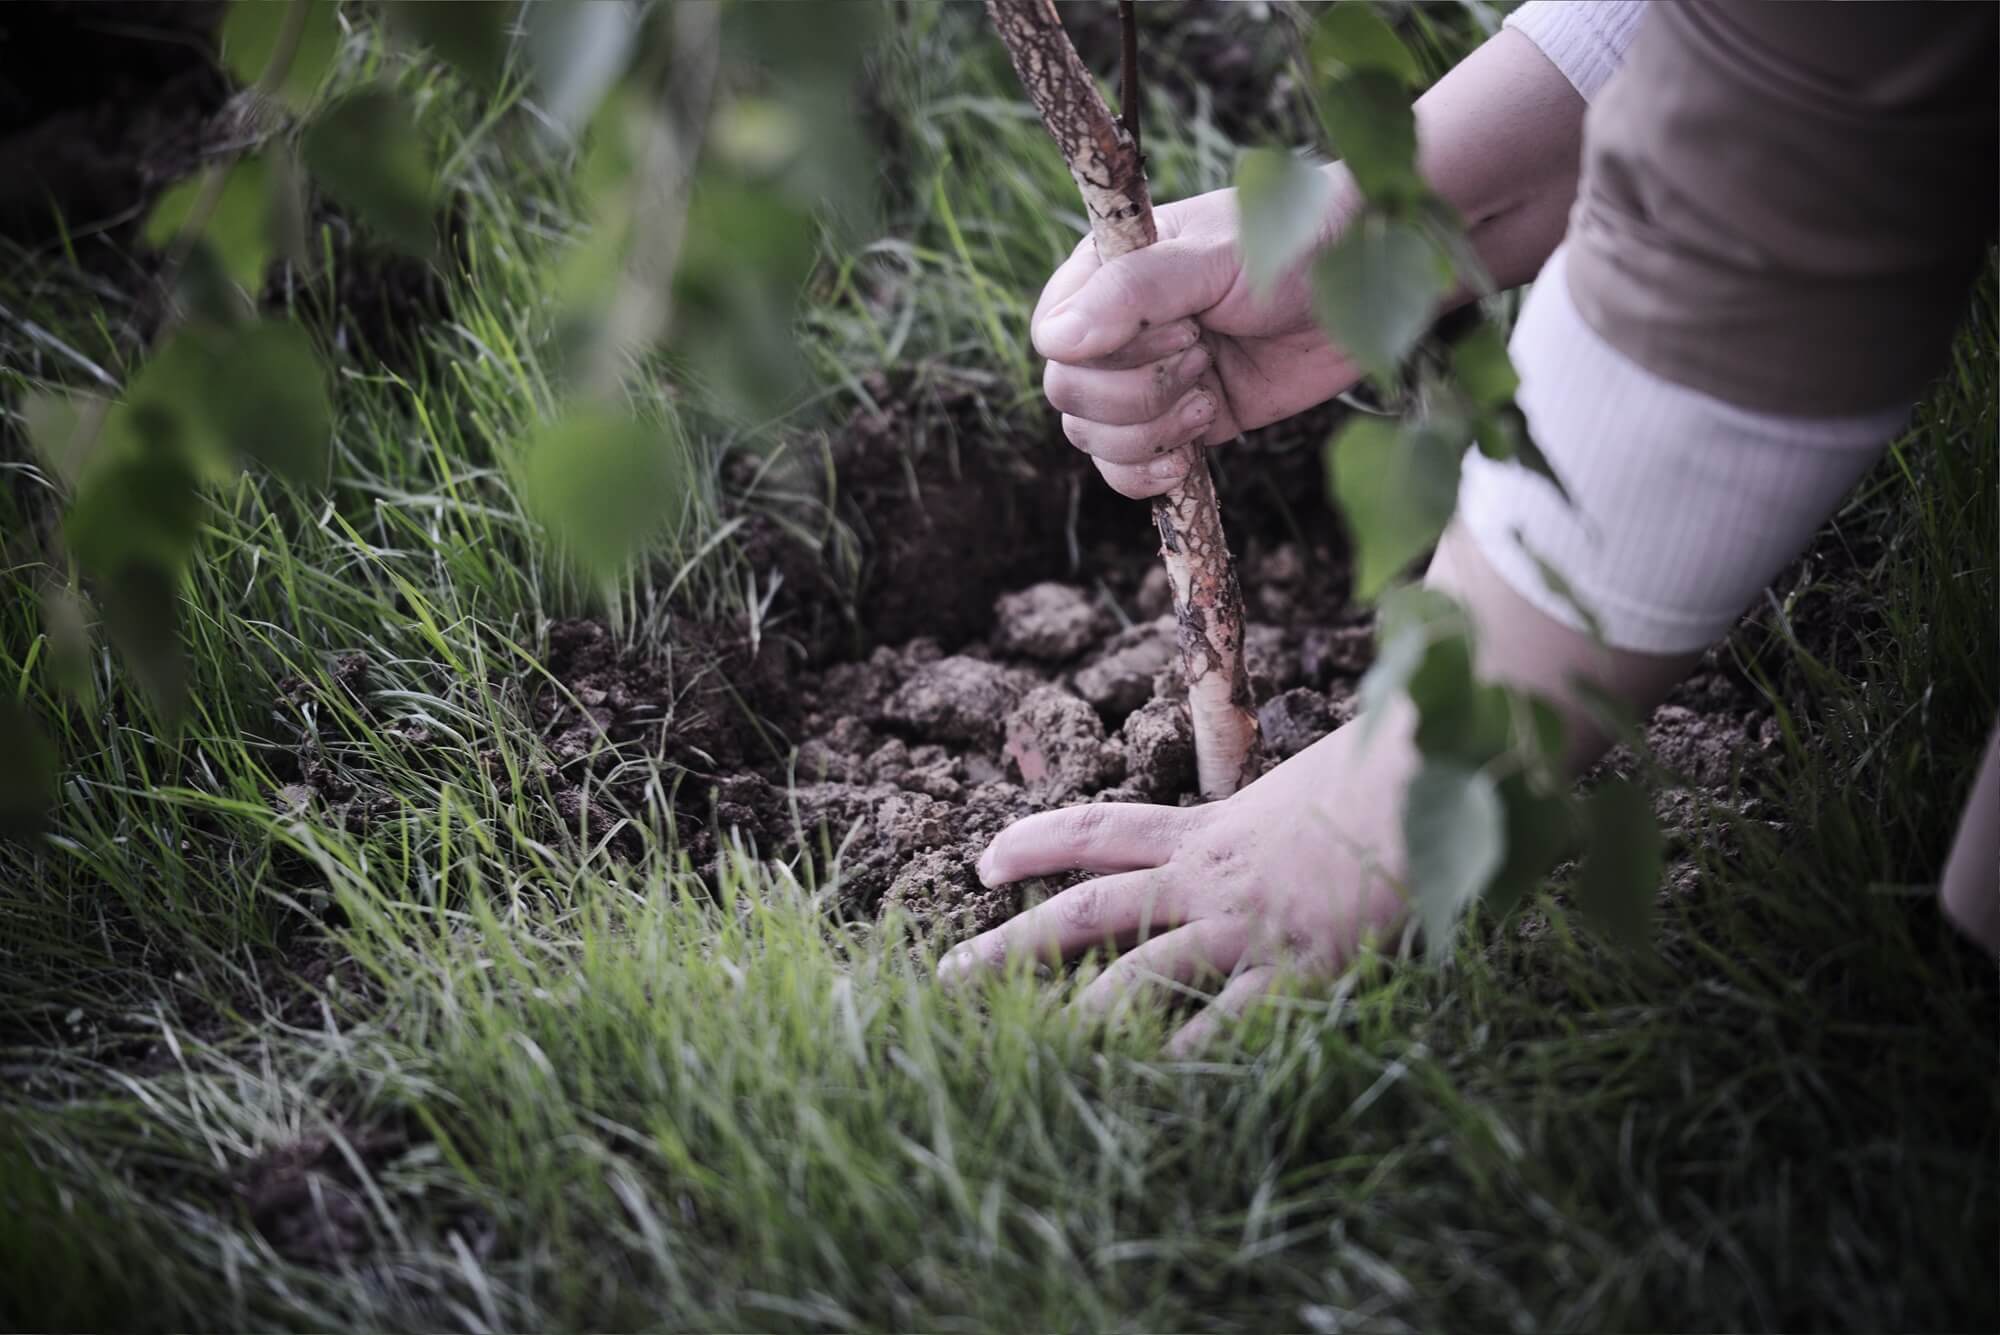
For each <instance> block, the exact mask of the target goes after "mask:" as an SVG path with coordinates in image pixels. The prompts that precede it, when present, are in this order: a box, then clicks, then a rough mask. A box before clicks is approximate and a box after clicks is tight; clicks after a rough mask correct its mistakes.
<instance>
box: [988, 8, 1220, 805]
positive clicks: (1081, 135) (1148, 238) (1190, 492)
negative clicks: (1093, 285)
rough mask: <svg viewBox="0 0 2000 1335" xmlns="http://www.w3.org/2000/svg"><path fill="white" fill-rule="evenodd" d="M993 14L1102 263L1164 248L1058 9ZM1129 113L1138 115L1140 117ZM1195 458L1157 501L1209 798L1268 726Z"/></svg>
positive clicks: (1126, 142)
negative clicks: (1065, 169)
mask: <svg viewBox="0 0 2000 1335" xmlns="http://www.w3.org/2000/svg"><path fill="white" fill-rule="evenodd" d="M986 12H987V13H988V14H990V15H991V16H992V18H993V26H994V27H995V28H996V29H998V30H999V33H1000V40H1001V41H1002V42H1004V43H1005V44H1006V46H1007V54H1008V55H1009V56H1010V57H1011V58H1012V60H1013V62H1014V72H1015V73H1016V74H1018V75H1020V76H1021V82H1022V84H1023V85H1024V86H1025V87H1026V88H1027V90H1028V97H1029V99H1030V100H1031V101H1032V102H1033V103H1034V104H1035V110H1036V111H1038V112H1040V113H1041V117H1042V123H1043V124H1044V125H1046V126H1047V127H1048V131H1049V134H1050V135H1051V136H1052V137H1053V138H1054V139H1055V141H1056V146H1057V147H1058V148H1060V149H1061V150H1062V155H1063V159H1064V161H1065V162H1067V163H1068V164H1069V172H1070V175H1071V176H1072V177H1073V178H1075V180H1076V185H1077V189H1079V190H1080V191H1082V192H1083V204H1084V209H1085V211H1086V212H1088V213H1089V215H1090V233H1091V237H1092V239H1093V240H1094V241H1095V242H1096V243H1097V254H1098V257H1099V258H1101V259H1104V260H1110V259H1113V258H1115V257H1117V256H1119V255H1125V254H1129V253H1130V252H1132V251H1135V250H1139V249H1141V248H1143V247H1145V246H1150V245H1152V244H1153V242H1154V241H1156V240H1158V239H1159V233H1158V232H1157V231H1156V230H1155V228H1154V226H1153V201H1152V197H1151V196H1150V194H1149V193H1148V192H1147V190H1146V170H1145V165H1144V162H1143V161H1142V159H1141V158H1140V156H1139V146H1138V144H1137V143H1136V142H1135V140H1134V139H1133V136H1132V135H1131V134H1130V133H1128V132H1127V130H1126V128H1125V126H1124V125H1122V124H1120V122H1119V121H1118V119H1117V118H1116V117H1114V116H1113V115H1112V114H1111V110H1110V108H1109V107H1107V106H1105V104H1104V98H1103V97H1102V96H1101V95H1100V94H1099V93H1098V91H1097V84H1096V82H1095V81H1094V80H1093V79H1092V78H1091V76H1090V71H1089V70H1087V69H1085V68H1084V64H1083V61H1082V60H1081V59H1080V58H1078V56H1077V54H1076V48H1075V47H1074V46H1072V45H1071V44H1070V40H1069V36H1068V34H1067V33H1065V32H1064V31H1063V30H1062V23H1061V22H1060V21H1059V20H1058V19H1057V17H1056V11H1055V5H1054V3H1053V0H986ZM1127 76H1128V77H1127V81H1126V87H1127V90H1128V92H1127V94H1126V96H1127V98H1128V100H1129V99H1131V98H1132V92H1131V90H1132V89H1134V88H1135V86H1136V81H1135V79H1134V78H1133V77H1132V76H1133V71H1132V69H1131V67H1130V66H1129V65H1128V67H1127ZM1126 111H1127V114H1128V115H1132V114H1135V113H1136V107H1127V108H1126ZM1204 383H1205V385H1206V387H1207V389H1208V391H1209V393H1210V394H1212V395H1213V396H1215V399H1216V402H1217V403H1222V402H1225V401H1226V400H1225V399H1224V398H1223V392H1222V388H1221V386H1220V385H1219V384H1218V383H1216V381H1215V373H1214V372H1213V371H1210V372H1209V374H1208V377H1207V379H1206V381H1205V382H1204ZM1186 448H1187V452H1188V455H1189V458H1188V464H1189V467H1188V473H1187V477H1186V478H1184V479H1183V480H1182V481H1181V482H1180V484H1179V485H1178V486H1176V487H1175V488H1174V489H1173V490H1172V491H1170V492H1168V493H1167V494H1166V495H1164V496H1159V497H1155V498H1154V500H1153V522H1154V524H1155V526H1156V527H1157V528H1158V529H1159V531H1160V559H1161V560H1162V561H1163V562H1164V563H1165V565H1166V567H1167V580H1168V582H1169V583H1170V584H1171V585H1172V587H1173V592H1174V617H1175V619H1176V620H1177V621H1178V623H1179V625H1180V646H1181V666H1182V668H1183V670H1184V672H1185V674H1186V676H1187V687H1188V714H1189V717H1190V721H1191V722H1192V723H1193V725H1194V747H1195V768H1196V772H1197V776H1198V779H1199V783H1200V786H1201V795H1202V796H1203V797H1206V798H1217V797H1227V796H1229V795H1230V794H1231V793H1233V792H1235V791H1236V790H1237V789H1238V788H1240V787H1241V786H1242V785H1243V783H1244V782H1245V780H1247V779H1248V778H1249V777H1250V771H1251V769H1252V767H1253V766H1254V765H1255V763H1256V751H1257V716H1256V714H1255V713H1254V712H1253V711H1252V710H1251V707H1250V704H1251V701H1250V679H1249V676H1248V674H1247V673H1246V672H1245V671H1244V668H1243V596H1242V594H1241V592H1240V591H1239V590H1238V589H1237V586H1236V567H1235V565H1234V563H1232V562H1231V561H1230V559H1229V544H1228V543H1227V542H1226V541H1224V539H1223V534H1222V516H1221V514H1220V512H1218V511H1217V509H1216V505H1215V483H1214V481H1213V479H1211V478H1210V476H1209V472H1208V458H1207V453H1206V446H1205V442H1203V441H1201V440H1196V441H1194V442H1193V443H1191V444H1190V445H1188V446H1187V447H1186Z"/></svg>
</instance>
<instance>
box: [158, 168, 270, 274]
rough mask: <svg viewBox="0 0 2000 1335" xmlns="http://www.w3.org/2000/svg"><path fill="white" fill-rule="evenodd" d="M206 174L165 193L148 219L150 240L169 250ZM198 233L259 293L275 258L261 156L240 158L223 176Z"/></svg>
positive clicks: (225, 266)
mask: <svg viewBox="0 0 2000 1335" xmlns="http://www.w3.org/2000/svg"><path fill="white" fill-rule="evenodd" d="M205 176H206V173H197V174H195V175H194V176H191V177H189V178H188V179H187V180H185V181H182V182H181V183H180V184H179V185H176V186H175V187H174V188H173V189H171V190H169V191H167V193H166V194H164V195H161V196H160V199H159V202H158V203H156V204H154V205H153V211H152V213H151V214H149V215H148V216H147V218H146V244H147V245H149V246H152V247H153V248H154V249H156V250H165V249H166V248H167V247H169V246H171V245H172V244H173V243H174V240H175V238H177V237H178V236H179V235H180V234H181V229H182V228H183V227H185V226H186V225H187V219H188V211H189V209H191V208H192V207H193V205H194V202H195V198H196V196H198V195H200V194H201V192H202V185H203V181H204V178H205ZM196 235H197V236H200V237H204V238H206V239H207V240H208V242H209V244H210V245H212V246H214V247H215V254H216V257H217V258H218V259H220V260H221V261H222V269H223V272H224V273H226V274H227V275H228V276H229V280H230V281H231V282H233V283H235V284H237V285H238V286H240V287H243V288H246V289H248V290H249V291H251V292H255V291H256V290H257V289H258V288H260V287H262V286H263V283H264V266H265V265H267V264H268V263H270V259H271V238H272V227H271V181H270V172H269V169H268V168H267V167H266V166H265V163H264V160H263V159H262V158H260V157H241V158H238V159H237V160H236V161H235V162H234V163H233V164H232V165H231V166H230V167H229V170H228V174H227V175H226V176H225V177H224V178H223V183H222V193H221V194H220V195H219V196H218V197H217V199H216V203H215V210H214V212H212V213H210V214H209V216H208V221H207V223H206V225H204V226H203V227H202V228H201V230H200V231H199V232H198V233H196Z"/></svg>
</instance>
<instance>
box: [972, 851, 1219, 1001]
mask: <svg viewBox="0 0 2000 1335" xmlns="http://www.w3.org/2000/svg"><path fill="white" fill-rule="evenodd" d="M1183 912H1184V910H1183V908H1182V896H1181V895H1180V893H1179V891H1178V889H1177V887H1176V886H1175V885H1174V883H1173V882H1172V881H1170V880H1168V879H1167V878H1166V877H1164V876H1162V875H1161V874H1160V873H1159V872H1158V871H1157V870H1153V869H1149V870H1146V871H1128V872H1124V873H1122V874H1120V875H1117V876H1100V877H1098V878H1097V879H1096V880H1094V881H1085V882H1084V883H1083V884H1081V885H1073V886H1071V887H1070V888H1069V889H1067V890H1065V891H1063V892H1062V893H1061V894H1059V895H1052V896H1050V897H1049V898H1048V899H1045V900H1043V901H1042V902H1041V903H1039V904H1037V905H1035V906H1034V907H1033V908H1031V909H1029V910H1027V911H1026V912H1024V913H1020V914H1017V915H1015V916H1014V917H1013V918H1011V919H1010V920H1008V921H1007V922H1004V923H1002V924H1001V925H1000V926H998V927H996V928H994V929H993V930H992V931H990V932H986V933H983V934H981V935H979V936H975V937H973V938H972V940H970V941H967V942H965V943H964V944H962V945H959V946H955V947H953V948H952V950H951V951H950V952H949V953H948V954H946V955H945V957H944V958H943V959H942V960H940V961H938V979H939V980H940V981H941V982H947V983H951V982H958V981H960V980H961V979H964V978H967V977H970V976H971V975H973V974H975V973H978V972H980V971H982V970H985V971H997V970H999V969H1001V968H1003V967H1004V966H1005V965H1006V963H1007V961H1009V960H1013V959H1033V960H1043V961H1046V962H1049V963H1055V962H1058V961H1061V960H1066V959H1068V958H1069V957H1070V956H1072V955H1076V954H1080V953H1081V952H1083V951H1086V950H1089V949H1090V948H1091V947H1093V946H1109V945H1117V944H1119V943H1120V942H1122V941H1130V940H1132V939H1133V938H1135V937H1137V936H1139V935H1141V934H1150V933H1152V932H1155V931H1165V930H1167V929H1169V928H1173V927H1178V926H1180V925H1181V924H1182V923H1183V922H1184V921H1185V919H1184V918H1183V917H1182V913H1183Z"/></svg>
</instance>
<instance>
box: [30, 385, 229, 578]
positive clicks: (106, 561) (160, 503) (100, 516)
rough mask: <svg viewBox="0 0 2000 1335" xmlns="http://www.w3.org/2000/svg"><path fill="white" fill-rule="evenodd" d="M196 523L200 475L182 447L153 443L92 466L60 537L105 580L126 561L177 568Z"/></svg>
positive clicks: (156, 427)
mask: <svg viewBox="0 0 2000 1335" xmlns="http://www.w3.org/2000/svg"><path fill="white" fill-rule="evenodd" d="M167 426H171V424H163V423H158V422H147V423H143V424H142V425H141V426H140V429H141V430H142V431H144V430H149V429H150V430H160V429H163V427H167ZM200 524H201V493H200V478H199V476H198V475H197V474H196V473H195V471H194V468H193V466H192V464H191V463H190V461H189V459H188V456H187V454H186V453H185V452H184V451H183V450H181V449H179V448H177V447H175V446H174V445H173V444H172V443H170V442H167V441H160V442H159V443H155V444H150V445H149V446H148V447H146V448H145V449H143V450H142V451H141V452H139V453H138V454H136V455H132V456H129V457H126V458H122V459H117V460H113V461H111V462H109V463H107V464H106V465H105V466H104V467H102V468H93V469H92V470H91V471H90V474H89V476H88V477H87V478H86V479H85V481H84V484H83V486H82V487H81V488H80V489H79V490H78V492H77V496H76V503H75V504H74V505H72V506H70V509H69V514H68V516H67V517H65V519H64V521H63V537H64V540H65V541H66V542H67V544H68V546H69V550H70V552H71V554H72V555H74V556H75V557H76V559H77V560H78V561H79V562H80V563H81V564H82V565H83V568H84V569H85V570H86V571H88V572H90V573H91V574H92V575H95V576H97V577H99V578H101V579H108V578H111V577H113V576H115V575H117V574H118V573H119V572H120V571H122V570H124V569H126V568H127V567H130V566H151V567H162V568H171V569H174V570H178V569H179V568H180V567H181V565H182V564H183V563H184V562H186V560H187V559H188V556H189V554H190V553H191V552H192V551H193V550H194V540H195V534H196V532H197V531H198V530H199V527H200Z"/></svg>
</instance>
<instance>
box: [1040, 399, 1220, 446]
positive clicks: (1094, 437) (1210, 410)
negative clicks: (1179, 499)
mask: <svg viewBox="0 0 2000 1335" xmlns="http://www.w3.org/2000/svg"><path fill="white" fill-rule="evenodd" d="M1215 411H1216V409H1215V396H1214V395H1212V394H1210V393H1209V392H1208V390H1207V389H1205V388H1200V387H1197V388H1194V389H1191V390H1189V391H1188V392H1187V393H1185V394H1183V395H1181V396H1180V397H1179V398H1178V399H1176V400H1175V401H1174V405H1173V407H1171V408H1169V409H1168V410H1167V411H1166V412H1164V413H1162V414H1161V415H1160V416H1158V417H1155V418H1154V419H1153V420H1152V421H1150V422H1141V423H1139V424H1138V425H1137V426H1111V425H1107V424H1106V423H1103V422H1093V421H1091V420H1090V419H1089V418H1088V417H1076V416H1072V415H1069V414H1065V415H1064V416H1063V420H1062V429H1063V434H1064V435H1065V436H1067V437H1069V443H1070V444H1072V445H1074V446H1076V447H1077V448H1078V449H1079V450H1082V451H1083V452H1084V453H1085V454H1087V455H1089V456H1090V457H1091V458H1093V459H1102V460H1105V461H1106V462H1108V463H1114V464H1136V463H1144V462H1145V461H1146V460H1148V459H1154V458H1158V457H1159V456H1160V455H1162V454H1165V453H1167V452H1168V451H1169V450H1177V449H1179V448H1180V447H1181V446H1183V445H1185V444H1187V443H1188V442H1189V441H1192V440H1197V439H1199V438H1200V437H1201V436H1202V434H1203V433H1204V432H1206V431H1207V430H1208V428H1209V426H1210V425H1211V424H1213V423H1214V421H1215Z"/></svg>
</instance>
